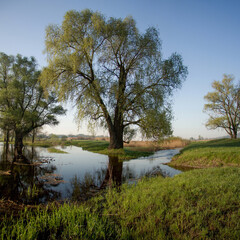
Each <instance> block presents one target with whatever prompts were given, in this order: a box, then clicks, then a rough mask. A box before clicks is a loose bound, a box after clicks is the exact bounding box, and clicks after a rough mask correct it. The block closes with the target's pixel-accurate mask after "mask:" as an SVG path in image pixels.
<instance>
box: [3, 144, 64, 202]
mask: <svg viewBox="0 0 240 240" xmlns="http://www.w3.org/2000/svg"><path fill="white" fill-rule="evenodd" d="M24 153H25V157H26V159H28V164H15V163H14V162H12V163H10V162H9V158H8V155H6V152H5V151H2V156H1V160H0V169H1V170H2V171H5V172H6V171H8V172H9V175H2V176H1V175H0V192H1V194H2V197H4V198H6V199H11V200H15V201H16V200H17V201H20V202H24V203H35V204H36V203H40V202H45V201H49V200H52V199H56V198H58V197H59V195H60V194H59V193H58V192H56V191H54V190H52V189H51V187H50V186H48V185H46V184H44V182H43V181H41V179H40V178H41V176H44V175H45V174H46V173H53V172H54V171H55V170H56V166H54V165H52V164H47V165H35V164H34V163H35V162H36V160H37V159H39V154H38V153H37V151H36V150H35V149H34V148H32V147H31V148H25V151H24Z"/></svg>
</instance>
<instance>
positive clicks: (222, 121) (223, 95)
mask: <svg viewBox="0 0 240 240" xmlns="http://www.w3.org/2000/svg"><path fill="white" fill-rule="evenodd" d="M212 87H213V89H214V90H215V91H213V92H209V93H208V94H207V95H206V96H205V97H204V98H205V100H207V101H208V103H207V104H205V105H204V111H205V112H207V113H208V114H209V119H208V121H207V123H206V126H207V127H208V128H209V129H217V128H222V129H224V130H225V131H226V132H227V134H229V136H230V137H231V138H237V133H238V130H239V124H240V88H239V84H238V85H234V77H233V76H231V75H224V76H223V79H222V81H221V82H220V81H214V82H213V83H212Z"/></svg>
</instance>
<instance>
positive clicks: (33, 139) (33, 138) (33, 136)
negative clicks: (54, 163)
mask: <svg viewBox="0 0 240 240" xmlns="http://www.w3.org/2000/svg"><path fill="white" fill-rule="evenodd" d="M34 141H35V130H33V133H32V143H34Z"/></svg>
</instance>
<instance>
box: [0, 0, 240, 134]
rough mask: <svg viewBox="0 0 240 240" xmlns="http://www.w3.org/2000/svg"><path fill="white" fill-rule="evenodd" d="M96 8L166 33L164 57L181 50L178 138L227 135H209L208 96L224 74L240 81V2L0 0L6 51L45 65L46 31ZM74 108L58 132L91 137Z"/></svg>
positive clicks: (1, 45) (0, 40) (0, 38)
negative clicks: (74, 13) (183, 74)
mask: <svg viewBox="0 0 240 240" xmlns="http://www.w3.org/2000/svg"><path fill="white" fill-rule="evenodd" d="M85 8H90V9H92V10H94V11H96V10H97V11H99V12H101V13H103V14H104V15H105V16H106V17H112V16H113V17H121V18H124V17H126V16H128V15H131V16H132V17H133V18H134V19H135V20H136V22H137V26H138V28H139V29H140V31H144V30H145V29H146V28H147V27H149V26H154V27H156V28H157V29H158V30H159V32H160V38H161V40H162V50H163V54H164V57H166V58H167V57H169V56H170V55H171V53H173V52H178V53H180V54H181V55H182V57H183V60H184V64H185V65H186V66H188V71H189V75H188V77H187V79H186V81H185V82H184V83H183V87H182V89H180V90H178V91H176V92H175V94H174V97H173V111H174V121H173V128H174V135H175V136H181V137H184V138H190V137H195V138H197V137H198V136H199V135H201V136H203V137H209V138H210V137H217V136H222V135H225V132H223V131H209V130H207V129H206V128H205V126H204V124H205V122H206V120H207V115H206V114H205V113H203V111H202V110H203V106H204V103H205V102H204V99H203V97H204V95H206V94H207V92H209V91H211V83H212V82H213V81H214V80H221V79H222V76H223V74H224V73H226V74H233V75H234V76H235V77H236V80H237V81H238V80H239V79H240V46H239V44H240V14H239V12H240V1H238V0H121V1H120V0H118V1H115V0H111V1H110V0H0V51H1V52H5V53H6V54H13V55H16V54H17V53H20V54H22V55H23V56H34V57H35V58H36V59H37V61H38V63H39V65H40V67H42V66H45V65H46V56H45V55H44V54H43V50H44V38H45V28H46V26H48V25H49V24H61V22H62V20H63V16H64V14H65V13H66V11H68V10H72V9H75V10H79V11H81V10H83V9H85ZM73 115H74V109H70V110H69V111H68V114H67V116H66V117H63V118H60V119H59V120H60V122H61V123H60V125H59V126H57V127H54V128H51V127H48V128H46V131H48V132H52V133H57V134H60V133H63V134H68V133H72V134H76V133H78V132H79V133H87V131H86V128H85V127H84V126H82V127H81V128H80V129H79V131H78V130H77V126H76V124H75V123H74V121H73Z"/></svg>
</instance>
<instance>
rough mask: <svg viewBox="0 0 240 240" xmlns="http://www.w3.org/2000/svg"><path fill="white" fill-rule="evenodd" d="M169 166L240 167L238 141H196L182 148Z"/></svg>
mask: <svg viewBox="0 0 240 240" xmlns="http://www.w3.org/2000/svg"><path fill="white" fill-rule="evenodd" d="M169 165H170V166H173V167H174V166H181V167H193V168H208V167H221V166H237V167H239V166H240V139H219V140H211V141H198V142H193V143H191V144H190V145H188V146H186V147H185V148H183V149H182V150H181V152H180V154H178V155H176V156H174V157H173V160H172V161H171V163H170V164H169Z"/></svg>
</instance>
